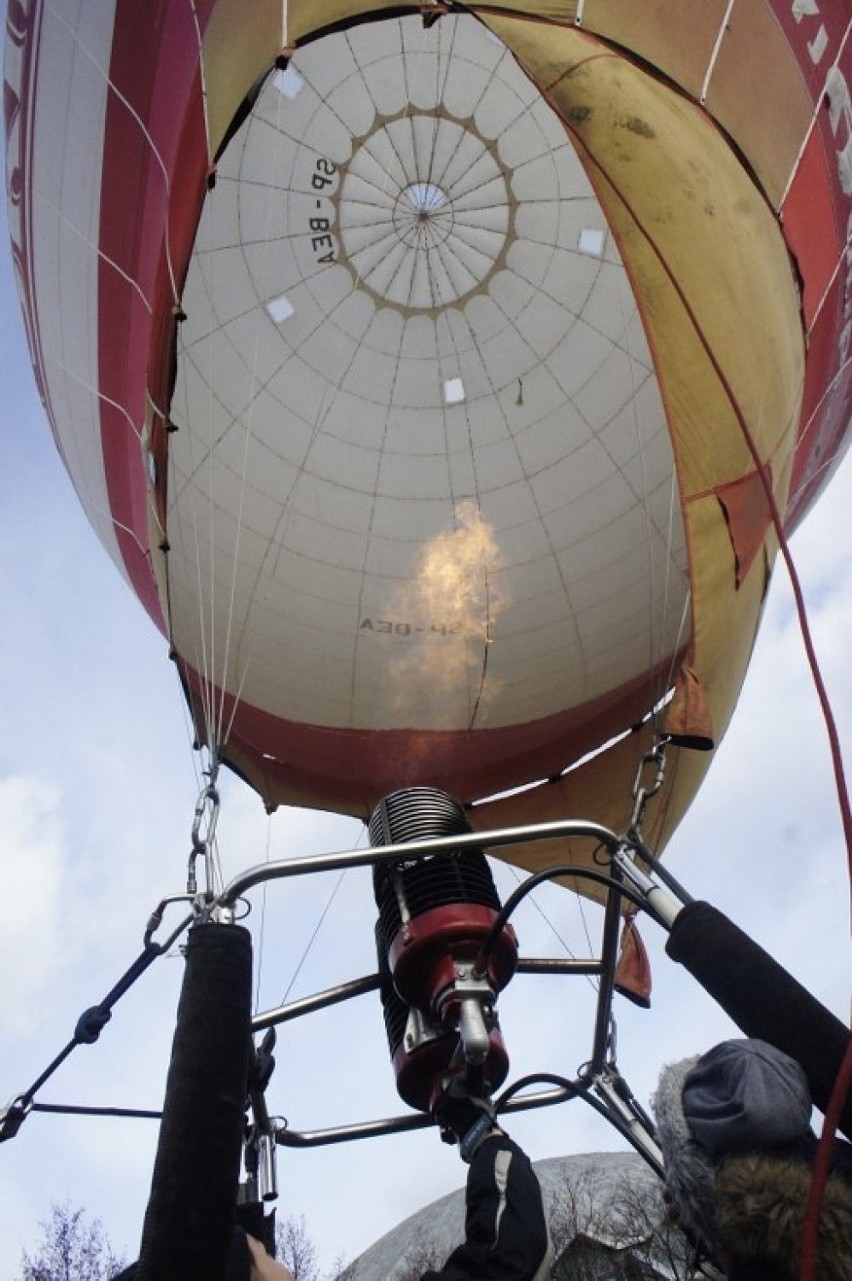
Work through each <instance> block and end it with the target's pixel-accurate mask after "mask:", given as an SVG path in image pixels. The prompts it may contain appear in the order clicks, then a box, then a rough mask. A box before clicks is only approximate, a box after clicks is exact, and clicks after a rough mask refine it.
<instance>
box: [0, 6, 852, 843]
mask: <svg viewBox="0 0 852 1281" xmlns="http://www.w3.org/2000/svg"><path fill="white" fill-rule="evenodd" d="M409 8H410V12H409V13H406V12H405V9H406V6H398V5H395V6H389V5H385V6H383V5H376V4H372V5H370V4H366V3H342V2H340V0H329V2H328V3H324V4H322V5H318V4H316V3H312V2H311V0H302V2H301V3H300V2H299V0H292V2H291V3H290V4H289V5H287V6H283V7H282V6H281V5H280V3H277V2H276V3H271V2H267V0H262V2H261V0H258V3H256V4H255V5H253V6H252V16H251V22H247V21H246V11H245V6H243V5H241V4H240V3H238V2H237V0H219V3H216V4H214V3H213V2H212V0H206V2H201V3H198V4H196V5H195V7H194V10H195V11H194V13H193V12H192V11H191V10H190V9H189V7H188V6H185V5H183V4H176V3H164V4H161V5H159V6H156V7H154V6H138V5H134V4H130V3H125V2H123V0H105V2H104V3H103V4H101V5H99V6H97V13H95V12H94V11H93V9H92V7H88V6H80V5H77V4H71V3H58V2H57V3H56V4H54V5H52V6H51V7H50V8H46V7H43V6H41V5H38V4H35V3H32V4H29V5H26V4H16V5H14V6H11V7H10V10H9V15H8V24H7V25H8V33H7V43H6V68H5V78H6V114H7V138H8V151H7V154H8V186H9V200H10V226H11V230H12V241H13V252H14V256H15V264H16V269H17V273H18V279H19V284H20V288H21V296H22V301H23V307H24V315H25V320H26V324H27V329H28V335H29V338H30V344H31V350H32V355H33V364H34V369H35V372H36V377H37V379H38V383H39V388H40V390H41V393H42V395H43V398H44V402H45V405H46V408H47V411H48V414H49V416H50V420H51V423H52V426H53V429H54V432H55V435H56V439H57V444H58V446H59V448H60V450H61V451H62V455H63V458H64V460H65V462H66V465H67V467H68V470H69V473H70V475H71V478H72V480H73V482H74V484H75V486H76V488H77V490H78V492H79V494H80V499H81V501H82V503H83V504H84V506H85V508H86V511H87V513H88V515H89V517H90V519H91V521H92V523H93V525H94V527H95V529H96V530H97V532H98V534H99V536H100V537H101V539H102V541H103V542H104V544H105V546H106V547H107V549H108V550H109V551H110V553H111V555H112V556H113V557H114V559H115V560H116V562H117V563H118V565H119V566H120V568H121V569H122V571H123V572H124V573H125V575H126V576H127V578H128V580H129V581H130V583H131V584H132V586H133V588H134V590H135V591H136V592H137V593H138V595H139V596H140V598H141V600H142V601H143V603H144V605H145V606H146V608H147V609H148V611H149V613H150V614H151V615H152V617H153V618H154V619H155V621H156V622H157V623H158V625H159V626H160V627H161V628H162V629H163V631H164V633H165V634H166V635H167V636H168V639H169V644H170V646H171V649H172V653H173V655H174V657H175V659H176V661H177V663H178V665H179V669H180V672H181V676H182V679H183V681H184V684H185V688H186V690H187V694H188V697H189V699H190V702H191V705H192V708H193V713H194V716H195V721H196V726H197V730H198V734H199V736H200V737H201V738H203V739H204V740H205V741H207V742H208V743H210V744H211V745H215V746H216V749H217V751H218V752H219V753H220V754H221V756H222V757H223V758H224V759H225V760H227V761H228V762H229V763H230V764H232V765H233V766H234V768H236V769H237V770H238V771H240V772H241V773H242V774H243V775H245V776H246V777H247V778H248V779H249V781H250V782H251V783H252V784H253V785H254V786H255V787H256V788H257V789H258V791H259V792H260V793H261V794H262V796H263V797H264V799H265V801H266V802H267V803H268V804H269V805H274V804H277V803H279V802H282V801H285V802H292V803H299V804H309V805H315V806H320V807H324V808H330V809H337V810H340V811H343V812H352V813H359V814H366V813H368V812H369V811H370V809H371V808H372V806H373V805H374V804H375V802H376V801H377V800H378V799H379V798H380V797H381V796H382V795H384V794H385V793H386V792H389V791H391V790H393V789H394V788H397V787H400V786H404V785H405V784H407V783H430V784H433V785H437V786H442V787H445V788H447V790H449V791H451V792H453V793H454V794H455V795H457V796H459V797H460V798H461V799H462V800H464V801H466V802H484V801H486V799H487V798H489V797H494V796H496V794H498V793H501V792H505V791H507V790H509V789H517V788H521V789H522V790H521V791H520V792H518V793H517V794H513V795H511V796H510V797H508V798H505V797H504V798H501V799H498V800H493V801H489V802H488V803H483V804H480V805H479V806H478V807H477V808H476V810H475V816H476V817H475V821H476V822H478V823H481V824H486V823H487V824H491V823H494V822H501V823H502V822H510V821H525V820H529V819H533V818H539V817H540V818H545V817H550V816H552V815H555V814H557V813H558V814H565V813H576V812H585V813H591V814H593V815H594V817H595V818H597V819H598V820H600V821H604V822H609V823H610V824H611V825H614V826H620V825H622V824H623V822H624V820H625V819H626V818H627V816H628V814H629V810H630V786H631V783H632V781H633V777H634V773H635V769H636V765H637V762H638V761H640V760H641V758H642V754H643V752H644V751H645V750H646V749H647V747H648V745H649V743H650V742H651V740H652V737H653V734H654V733H655V732H656V731H657V730H659V729H667V730H669V731H672V732H674V734H675V742H676V743H678V744H684V745H685V746H678V747H676V748H674V749H672V755H673V757H675V756H676V757H677V761H676V767H674V768H672V769H671V770H670V771H669V776H668V777H667V780H666V786H665V788H664V790H663V792H662V793H661V794H660V796H659V797H658V798H657V801H656V804H655V809H654V813H653V815H651V816H649V817H650V821H651V823H652V825H653V833H650V832H649V833H648V835H649V837H650V838H651V839H653V840H654V841H655V842H656V843H662V842H663V841H664V840H665V838H666V837H667V835H668V834H669V833H670V831H671V829H672V827H673V826H674V824H675V822H676V821H677V819H678V817H679V816H680V815H681V814H682V812H683V810H684V809H685V807H686V806H687V805H688V803H689V800H690V798H691V796H692V795H693V794H694V791H695V789H696V787H697V786H698V785H699V783H700V780H701V777H702V776H703V773H704V771H705V769H706V764H707V757H706V756H701V755H696V754H695V753H694V751H692V750H691V749H692V748H693V747H694V746H695V745H696V744H698V745H701V746H705V747H706V746H709V745H711V744H712V743H713V742H718V740H719V738H720V737H721V735H722V733H723V732H724V728H725V726H726V724H727V721H728V719H729V717H730V715H731V712H732V710H733V706H734V703H735V701H736V696H737V692H738V690H739V687H740V684H741V682H742V680H743V678H744V674H745V670H746V666H747V663H748V658H749V654H750V651H751V647H752V643H753V639H754V634H755V631H756V628H757V625H758V621H759V615H760V608H761V603H762V600H763V598H764V594H765V591H766V586H767V581H768V575H769V573H770V569H771V564H772V560H773V556H774V553H775V550H776V546H777V538H776V535H775V532H774V530H773V528H772V523H771V519H770V507H771V505H770V502H769V498H768V494H767V490H769V491H771V493H772V496H773V499H774V502H775V504H776V505H777V508H778V510H779V511H780V513H781V515H782V519H783V520H784V522H785V525H786V527H787V528H788V529H789V528H790V527H792V525H793V524H794V523H795V521H796V520H797V519H799V518H800V517H801V515H802V513H803V512H804V511H805V510H806V508H807V506H808V504H809V503H810V502H811V501H812V500H813V498H814V497H815V496H816V494H817V493H818V491H819V489H820V488H821V486H822V484H823V483H824V481H825V480H826V478H827V476H828V475H829V473H830V470H831V466H832V463H833V461H834V460H836V459H838V458H839V457H840V454H841V452H842V450H843V448H844V447H845V444H846V443H847V441H846V433H847V424H848V422H849V416H850V415H849V408H850V406H849V400H850V393H849V379H848V370H847V359H848V346H849V328H848V324H847V321H846V315H847V309H848V308H847V298H848V296H849V293H850V288H849V281H848V272H849V264H848V261H847V257H846V227H847V221H848V217H849V213H850V209H849V204H850V191H852V178H850V172H852V170H850V163H849V158H848V151H849V146H850V145H852V144H850V119H852V108H850V105H849V104H850V95H849V90H848V83H847V75H848V74H849V64H850V57H852V55H850V53H849V42H848V40H847V38H846V37H847V34H848V32H847V26H848V20H847V19H846V17H845V7H844V6H843V5H842V4H841V3H840V0H836V3H823V4H822V5H821V6H820V11H819V13H818V14H810V13H808V14H803V13H801V12H800V11H798V10H796V12H795V13H794V9H795V8H796V7H795V6H791V5H790V4H789V3H784V2H782V0H756V2H755V3H754V4H752V5H751V6H749V7H748V11H747V12H746V11H743V12H742V13H740V12H738V13H737V20H736V21H734V22H732V23H729V22H728V21H727V16H728V15H727V5H726V4H725V3H723V0H701V3H698V2H697V0H693V2H692V3H686V4H685V3H683V0H677V3H675V0H661V3H658V4H657V5H655V7H654V13H653V16H649V15H648V14H647V13H646V12H645V10H639V9H638V8H637V6H635V4H633V3H631V2H629V0H585V3H578V4H569V5H565V4H560V5H558V6H557V5H553V4H543V5H528V4H523V3H516V4H512V5H511V6H509V5H504V4H501V3H496V4H493V5H490V6H488V8H487V11H486V10H483V12H482V13H481V14H476V13H471V12H465V13H456V12H454V11H449V12H446V13H445V12H443V11H442V10H441V9H440V7H436V10H435V12H434V14H433V13H429V14H427V16H426V17H425V18H424V16H423V15H422V13H421V8H422V6H420V5H411V6H409ZM282 11H283V14H284V16H283V18H282ZM758 69H760V71H759V72H758ZM667 703H668V704H669V707H668V718H669V719H668V721H667V722H664V720H663V719H661V717H662V716H664V715H665V713H661V712H660V709H661V708H663V707H665V705H666V704H667ZM579 762H585V763H583V764H579V767H577V766H578V763H579ZM513 857H517V858H519V859H522V860H523V859H528V858H530V857H531V858H532V859H533V861H536V860H537V859H538V860H539V861H540V859H542V858H545V857H548V854H547V852H542V853H541V854H537V855H534V856H529V855H528V854H527V853H526V852H524V851H523V850H522V849H518V850H516V851H515V853H514V854H513Z"/></svg>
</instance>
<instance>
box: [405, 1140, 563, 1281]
mask: <svg viewBox="0 0 852 1281" xmlns="http://www.w3.org/2000/svg"><path fill="white" fill-rule="evenodd" d="M548 1253H549V1238H548V1232H547V1224H546V1221H545V1217H544V1207H543V1204H542V1199H541V1188H540V1186H539V1182H538V1179H537V1177H536V1175H535V1171H534V1170H533V1168H532V1166H531V1164H530V1161H529V1158H528V1157H527V1156H526V1154H525V1153H524V1152H522V1151H521V1149H520V1148H519V1147H518V1145H517V1144H516V1143H513V1142H512V1140H511V1139H509V1138H507V1137H506V1136H505V1135H503V1134H498V1135H495V1136H493V1137H491V1138H488V1139H486V1140H485V1142H484V1143H483V1144H482V1145H481V1146H480V1147H479V1148H478V1150H477V1152H476V1154H475V1155H474V1157H473V1160H472V1161H471V1165H470V1170H469V1172H468V1176H467V1193H466V1215H465V1241H464V1244H463V1245H460V1246H459V1247H458V1249H456V1250H454V1251H453V1252H452V1254H451V1255H450V1257H449V1258H448V1259H447V1261H446V1263H445V1264H444V1266H443V1268H442V1269H441V1270H440V1272H431V1271H430V1272H424V1274H423V1277H422V1279H421V1281H537V1277H538V1275H539V1270H540V1269H541V1268H542V1265H543V1264H544V1262H545V1259H546V1257H547V1256H548ZM541 1275H542V1276H543V1275H544V1273H543V1272H542V1273H541Z"/></svg>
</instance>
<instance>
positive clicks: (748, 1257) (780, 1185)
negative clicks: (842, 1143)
mask: <svg viewBox="0 0 852 1281" xmlns="http://www.w3.org/2000/svg"><path fill="white" fill-rule="evenodd" d="M811 1152H812V1149H811V1150H808V1149H804V1150H802V1149H800V1150H799V1151H797V1152H788V1153H786V1154H785V1155H783V1156H781V1155H774V1154H767V1153H756V1152H752V1153H746V1154H739V1155H737V1156H730V1157H726V1158H725V1159H724V1160H722V1161H720V1163H719V1168H718V1170H717V1173H716V1177H715V1183H714V1194H715V1201H716V1227H717V1234H718V1235H717V1240H718V1243H719V1248H720V1252H721V1253H722V1254H723V1255H724V1256H727V1257H729V1258H731V1259H734V1260H735V1261H736V1263H735V1265H734V1266H733V1267H729V1270H728V1276H729V1278H730V1279H731V1281H736V1279H737V1278H743V1281H745V1279H746V1278H753V1277H761V1276H764V1275H765V1276H766V1277H767V1278H768V1277H772V1278H782V1277H795V1276H797V1274H798V1260H799V1256H800V1252H801V1239H802V1219H803V1216H804V1210H805V1204H806V1202H807V1199H808V1192H809V1190H810V1183H811V1165H810V1160H809V1157H810V1155H811ZM761 1267H762V1268H763V1271H760V1270H759V1269H760V1268H761ZM817 1276H818V1277H819V1278H820V1281H850V1278H852V1185H850V1183H849V1181H848V1179H846V1178H845V1177H844V1176H843V1175H842V1174H838V1173H836V1174H832V1175H831V1176H830V1177H829V1180H828V1184H827V1186H826V1189H825V1195H824V1197H823V1202H822V1213H821V1217H820V1242H819V1255H818V1262H817Z"/></svg>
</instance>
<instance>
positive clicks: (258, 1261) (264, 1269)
mask: <svg viewBox="0 0 852 1281" xmlns="http://www.w3.org/2000/svg"><path fill="white" fill-rule="evenodd" d="M246 1241H247V1242H248V1248H249V1254H250V1255H251V1281H293V1274H292V1272H291V1271H290V1270H289V1268H285V1267H284V1264H283V1263H278V1261H277V1260H276V1259H272V1258H270V1256H269V1255H268V1254H267V1253H266V1250H265V1249H264V1248H263V1246H262V1245H261V1243H260V1242H259V1241H256V1240H255V1238H254V1237H251V1236H246Z"/></svg>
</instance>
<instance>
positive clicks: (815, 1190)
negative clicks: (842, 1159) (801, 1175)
mask: <svg viewBox="0 0 852 1281" xmlns="http://www.w3.org/2000/svg"><path fill="white" fill-rule="evenodd" d="M850 1082H852V1040H850V1042H849V1047H848V1049H847V1051H846V1054H845V1055H844V1058H843V1063H842V1064H841V1066H840V1071H839V1072H838V1074H837V1079H836V1081H835V1082H834V1089H833V1090H832V1091H831V1098H830V1099H829V1102H828V1107H827V1108H826V1112H825V1121H824V1123H823V1127H822V1134H821V1135H820V1137H819V1143H818V1144H817V1150H816V1156H815V1157H814V1166H813V1172H812V1174H811V1186H810V1188H809V1189H808V1199H807V1202H806V1203H805V1213H804V1217H803V1219H802V1252H801V1256H800V1263H799V1278H800V1281H818V1274H817V1262H818V1252H819V1227H820V1214H821V1212H822V1203H823V1199H824V1197H825V1187H826V1184H827V1182H828V1176H829V1174H830V1173H831V1157H832V1152H833V1149H834V1136H835V1134H836V1133H837V1126H838V1123H839V1121H840V1114H841V1112H842V1111H843V1107H844V1104H845V1102H846V1095H847V1093H848V1091H849V1085H850Z"/></svg>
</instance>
